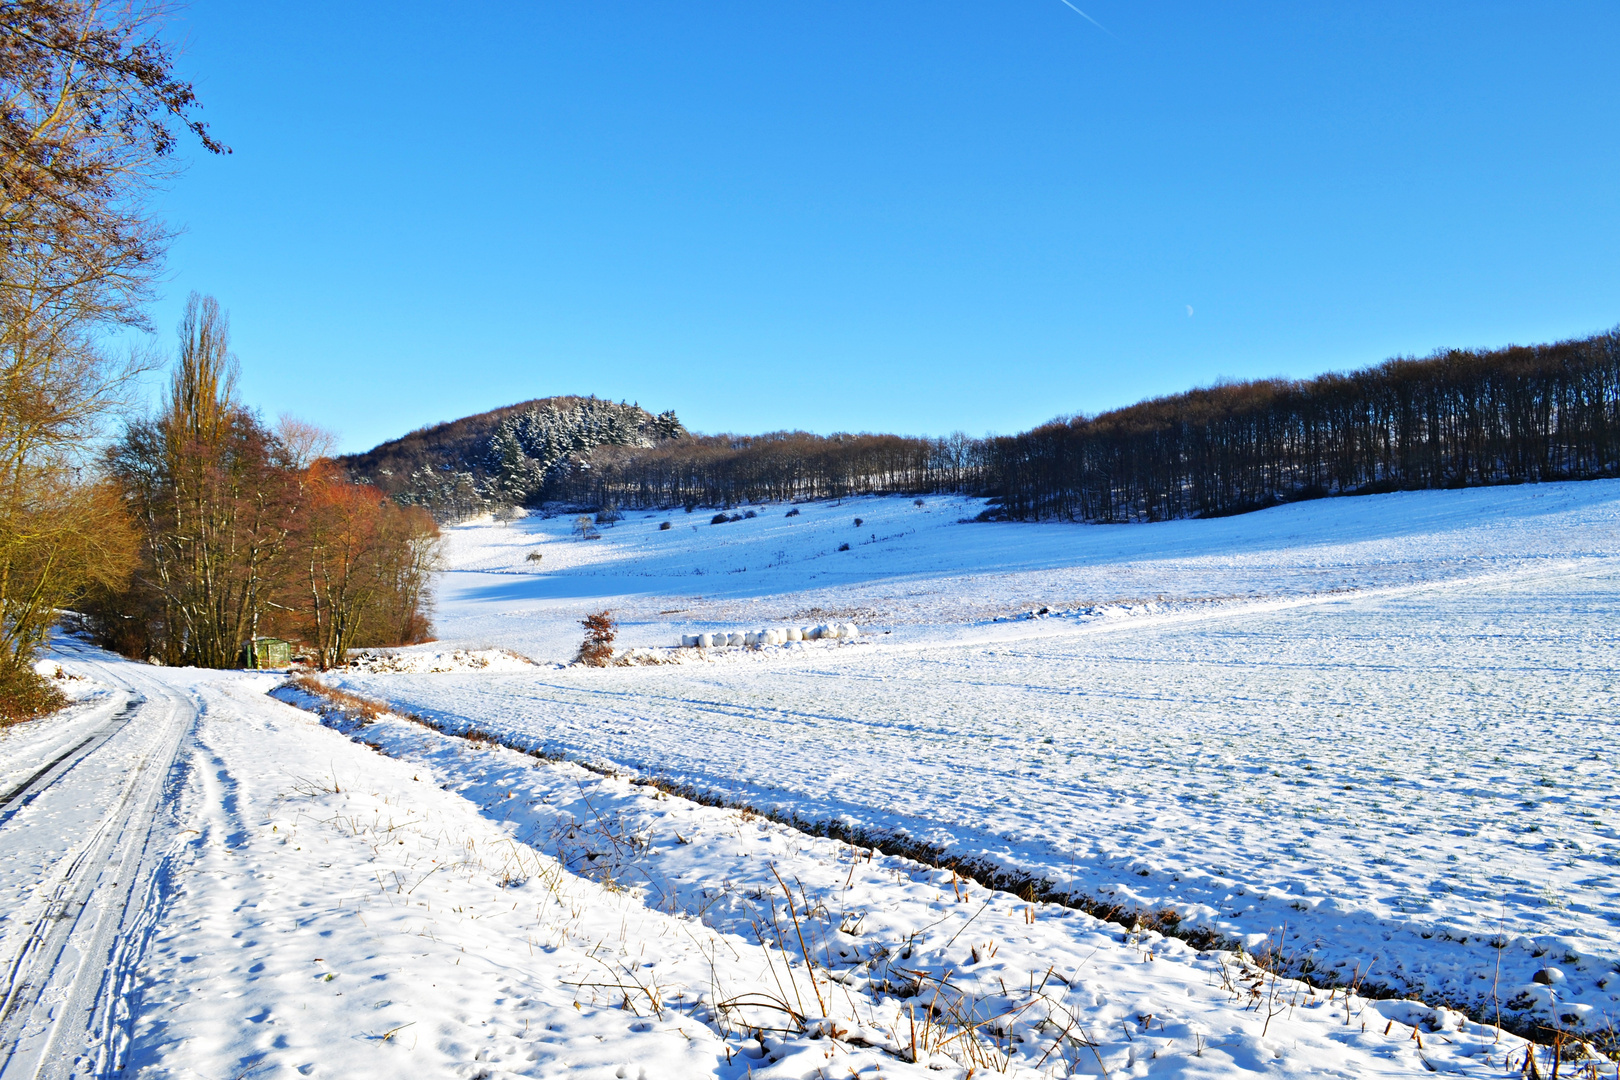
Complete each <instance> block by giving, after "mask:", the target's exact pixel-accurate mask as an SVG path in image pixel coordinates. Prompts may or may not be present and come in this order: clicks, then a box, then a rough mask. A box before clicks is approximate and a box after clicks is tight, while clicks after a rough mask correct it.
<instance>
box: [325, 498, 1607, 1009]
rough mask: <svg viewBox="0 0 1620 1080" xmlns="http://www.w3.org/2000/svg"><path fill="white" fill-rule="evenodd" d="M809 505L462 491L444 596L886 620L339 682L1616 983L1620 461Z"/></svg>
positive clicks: (1472, 986)
mask: <svg viewBox="0 0 1620 1080" xmlns="http://www.w3.org/2000/svg"><path fill="white" fill-rule="evenodd" d="M798 509H800V511H801V513H800V514H798V515H795V516H792V517H787V516H786V515H785V510H784V509H783V508H782V507H768V508H762V509H760V511H759V512H758V515H757V516H756V517H755V518H753V519H747V520H744V521H740V522H730V523H727V524H725V525H713V526H711V525H708V524H698V525H689V524H688V522H689V521H690V519H689V518H687V516H686V515H684V514H682V513H681V512H679V511H677V512H675V513H674V514H673V515H667V514H665V515H652V516H647V517H644V518H641V519H632V520H627V521H625V522H621V523H620V524H618V525H616V526H615V527H613V528H611V529H605V530H603V532H604V537H603V538H602V539H600V540H592V541H580V540H575V539H573V538H571V537H570V536H569V535H568V525H567V522H566V519H545V518H539V517H536V518H530V519H527V520H524V521H520V522H517V523H515V524H513V525H510V526H497V525H489V524H472V525H465V526H460V527H456V528H453V529H451V530H449V553H450V560H451V569H450V571H449V572H448V573H447V574H446V575H445V576H444V580H443V584H442V587H441V591H440V600H439V604H440V607H439V616H438V618H439V623H438V625H439V628H440V632H441V634H442V635H443V637H444V638H445V639H446V641H449V642H454V643H460V644H469V643H482V644H495V645H503V646H507V647H511V648H514V649H517V650H519V651H521V652H524V653H526V654H528V655H532V656H536V657H541V658H546V659H563V658H565V655H566V654H567V653H571V652H572V650H573V648H574V647H576V646H577V640H578V637H577V634H578V630H577V620H578V619H579V618H580V617H581V616H582V615H583V614H584V613H585V612H587V611H594V610H598V609H600V608H603V607H609V608H612V609H613V610H614V611H615V613H616V614H617V615H618V616H619V617H620V619H621V625H622V627H623V630H622V632H621V639H622V640H623V641H624V642H625V643H626V644H627V645H630V646H638V645H642V644H644V643H656V642H659V641H664V640H668V639H669V638H670V637H671V636H673V635H678V634H681V633H691V632H692V629H693V628H695V627H700V626H701V627H709V626H714V625H717V624H724V623H725V622H726V621H727V620H728V619H729V620H731V621H734V622H735V623H736V624H737V625H739V626H741V627H747V626H751V625H766V626H768V625H772V624H773V623H776V622H791V621H795V620H808V619H823V620H827V621H831V620H834V619H838V618H848V619H850V620H851V621H858V622H859V623H860V626H861V630H862V636H863V638H866V639H867V640H875V642H876V645H875V646H874V647H871V648H863V649H858V650H857V649H848V650H835V651H831V652H826V653H815V654H807V653H799V654H795V653H791V652H785V651H783V652H779V653H778V654H777V655H775V656H773V657H769V658H768V659H769V660H770V662H768V663H766V664H764V666H761V665H757V664H745V665H736V664H732V665H680V666H668V667H647V668H633V669H623V668H609V669H605V670H600V671H598V670H584V669H578V668H569V669H567V670H563V671H551V670H547V671H538V672H531V673H526V674H514V675H501V676H493V675H492V676H477V675H470V676H439V677H433V678H420V679H416V678H411V677H381V676H376V677H373V676H363V675H354V676H344V677H343V678H342V680H341V682H342V683H343V685H345V686H346V687H348V688H350V689H354V690H358V691H361V692H365V693H370V694H373V695H376V696H379V697H383V698H386V699H388V700H391V701H395V702H398V703H400V704H402V705H404V706H408V707H409V708H410V709H411V710H412V711H414V712H417V713H420V714H423V715H428V716H431V717H433V718H435V719H436V720H438V721H440V722H442V723H444V724H445V725H447V726H448V727H450V728H452V729H453V728H456V727H458V726H470V727H476V728H479V729H481V730H485V731H492V732H496V733H498V734H500V735H502V736H503V737H505V738H507V739H509V740H511V741H513V742H515V743H517V744H521V745H533V746H535V747H537V748H539V749H542V750H544V751H546V752H549V753H553V754H563V755H567V756H576V757H579V758H581V759H584V760H587V761H591V762H595V763H598V764H600V765H606V766H611V767H614V768H618V769H623V770H627V771H629V772H632V773H642V774H646V775H657V776H661V777H664V778H667V779H669V780H671V781H674V782H676V783H680V784H687V785H692V786H694V787H696V788H697V789H699V790H710V791H713V792H715V793H717V794H720V795H724V796H726V797H728V798H730V799H733V800H737V801H741V802H747V803H750V804H753V805H757V806H764V807H775V808H781V809H782V810H783V811H784V812H785V813H790V814H794V815H797V816H799V817H801V818H805V819H818V818H836V819H839V820H841V821H844V822H846V823H848V824H850V825H853V826H858V827H861V828H865V829H868V830H872V831H874V832H885V831H887V832H904V833H905V834H907V835H908V836H910V837H913V838H916V839H918V840H923V841H926V842H929V843H932V844H935V845H938V846H939V847H941V848H943V849H945V850H946V851H948V852H950V853H952V854H955V855H960V856H962V857H965V858H969V859H974V860H978V861H981V862H988V863H993V864H998V865H1002V866H1006V867H1009V868H1016V869H1021V870H1026V871H1029V872H1031V873H1033V874H1035V875H1037V876H1039V877H1042V878H1044V879H1047V880H1049V881H1050V882H1052V884H1053V886H1054V887H1055V888H1057V889H1058V890H1059V891H1067V892H1071V893H1074V894H1076V895H1084V896H1090V897H1094V898H1102V899H1105V900H1114V901H1117V902H1120V903H1123V904H1125V905H1126V906H1129V907H1141V908H1144V909H1171V910H1174V911H1175V912H1176V913H1177V914H1178V915H1179V916H1180V917H1181V919H1182V920H1183V923H1184V925H1186V926H1188V927H1189V928H1206V929H1208V930H1212V931H1215V932H1217V933H1219V934H1221V935H1223V936H1225V937H1226V938H1228V939H1230V940H1239V941H1244V942H1247V943H1248V944H1249V945H1250V946H1251V947H1259V946H1261V944H1262V943H1263V942H1265V941H1266V940H1268V938H1275V937H1276V935H1278V934H1281V933H1283V932H1284V927H1286V939H1285V942H1284V946H1283V947H1284V951H1285V953H1286V954H1287V955H1288V956H1290V957H1291V958H1292V960H1293V962H1294V963H1295V965H1296V969H1299V970H1303V969H1305V968H1306V967H1310V968H1314V969H1315V970H1316V972H1317V973H1318V977H1332V976H1335V975H1337V976H1340V977H1342V978H1344V979H1347V980H1348V979H1351V978H1361V979H1362V980H1364V982H1365V983H1366V984H1367V985H1376V986H1380V987H1383V988H1385V989H1386V990H1389V991H1392V992H1398V993H1408V994H1412V995H1414V996H1418V997H1422V998H1425V999H1427V1000H1431V1001H1436V1002H1447V1003H1451V1004H1454V1005H1461V1006H1464V1007H1468V1008H1472V1009H1474V1010H1476V1011H1478V1010H1489V1009H1490V1008H1492V1007H1493V1003H1500V1004H1501V1006H1502V1008H1503V1010H1504V1015H1507V1016H1510V1017H1515V1016H1517V1017H1530V1016H1536V1017H1540V1018H1542V1019H1546V1020H1554V1021H1556V1022H1560V1023H1564V1024H1566V1025H1571V1026H1577V1027H1579V1026H1591V1027H1603V1026H1608V1025H1610V1024H1612V1023H1613V1018H1614V1017H1615V1016H1616V1015H1620V996H1617V995H1620V976H1616V975H1615V969H1616V967H1617V966H1620V878H1617V877H1616V866H1617V863H1620V843H1617V840H1620V837H1617V833H1616V828H1615V824H1616V823H1615V821H1614V814H1615V812H1616V811H1615V807H1616V800H1617V799H1620V785H1617V783H1616V781H1617V779H1620V776H1617V770H1616V761H1615V755H1614V752H1613V747H1612V745H1611V743H1612V737H1611V736H1612V724H1613V717H1614V716H1615V715H1617V714H1620V709H1617V706H1620V677H1617V675H1616V671H1617V666H1620V665H1617V664H1616V660H1617V659H1620V656H1617V651H1616V644H1617V640H1620V632H1617V630H1616V627H1617V626H1620V620H1617V619H1616V618H1615V614H1616V612H1617V611H1620V574H1617V571H1620V528H1617V526H1620V483H1615V482H1611V481H1599V482H1591V483H1580V484H1548V485H1536V486H1524V487H1512V488H1494V489H1474V490H1465V491H1452V492H1421V493H1403V494H1395V495H1386V496H1374V497H1366V498H1354V499H1331V500H1321V501H1316V502H1310V503H1304V504H1297V505H1292V506H1286V507H1279V508H1276V509H1273V510H1268V511H1265V512H1262V513H1257V514H1252V515H1246V516H1242V517H1234V518H1225V519H1219V520H1214V521H1182V522H1170V523H1163V524H1153V525H1132V526H1080V525H1069V524H1042V525H1031V524H985V523H963V522H962V519H964V518H971V517H972V516H973V515H974V514H975V513H976V512H977V509H978V504H977V503H975V502H973V501H972V500H964V499H943V498H941V499H928V500H925V502H924V505H923V506H921V507H919V506H916V505H915V504H914V503H913V502H912V501H911V500H909V499H860V500H846V501H845V502H844V503H843V504H841V505H832V504H825V503H823V504H806V505H804V506H802V507H799V508H798ZM857 517H859V518H861V519H862V524H861V526H860V527H859V528H858V529H857V528H856V527H855V526H854V525H853V520H854V519H855V518H857ZM669 519H672V520H673V521H674V522H675V527H674V528H671V529H667V530H665V529H660V528H659V525H660V523H661V522H662V521H664V520H669ZM846 542H848V543H850V545H851V547H850V550H848V551H839V550H838V548H839V546H840V545H841V544H843V543H846ZM535 548H540V549H542V550H543V551H544V553H545V555H544V558H543V560H542V561H541V562H540V563H539V565H541V566H543V567H545V570H544V572H535V571H534V569H533V567H534V566H535V565H536V564H534V563H531V562H529V561H527V560H526V557H525V556H526V553H527V552H528V551H530V550H533V549H535ZM1043 609H1044V613H1043ZM763 652H765V653H771V652H772V650H763ZM1498 946H1502V947H1501V948H1498ZM1498 959H1500V962H1501V963H1500V970H1498ZM1538 980H1539V981H1538Z"/></svg>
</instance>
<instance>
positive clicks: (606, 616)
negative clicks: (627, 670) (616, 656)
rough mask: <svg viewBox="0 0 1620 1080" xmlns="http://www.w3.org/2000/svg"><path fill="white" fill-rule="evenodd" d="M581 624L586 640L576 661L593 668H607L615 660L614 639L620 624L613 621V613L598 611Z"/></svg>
mask: <svg viewBox="0 0 1620 1080" xmlns="http://www.w3.org/2000/svg"><path fill="white" fill-rule="evenodd" d="M579 624H580V625H581V626H583V627H584V628H585V640H584V642H582V643H581V644H580V647H579V655H578V656H576V657H574V659H575V661H577V662H578V663H581V664H587V665H589V666H591V667H606V666H607V663H608V661H609V660H612V659H613V637H614V634H615V633H616V632H617V631H618V629H619V624H618V623H616V622H614V621H613V613H612V612H611V611H598V612H597V613H596V614H594V615H587V616H585V618H583V619H581V620H580V622H579Z"/></svg>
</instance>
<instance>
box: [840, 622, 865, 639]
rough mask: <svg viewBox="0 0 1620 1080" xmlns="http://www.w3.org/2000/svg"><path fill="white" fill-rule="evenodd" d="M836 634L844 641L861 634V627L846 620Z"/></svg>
mask: <svg viewBox="0 0 1620 1080" xmlns="http://www.w3.org/2000/svg"><path fill="white" fill-rule="evenodd" d="M838 636H839V637H841V638H843V639H845V640H846V641H853V640H855V639H856V638H858V637H860V636H861V628H860V627H858V626H856V625H855V624H854V623H852V622H847V623H845V624H844V625H843V626H842V627H841V628H840V632H839V634H838Z"/></svg>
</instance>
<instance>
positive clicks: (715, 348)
mask: <svg viewBox="0 0 1620 1080" xmlns="http://www.w3.org/2000/svg"><path fill="white" fill-rule="evenodd" d="M1076 3H1077V4H1078V6H1079V7H1080V8H1081V9H1083V10H1084V11H1085V13H1086V14H1087V15H1089V16H1090V17H1091V18H1093V19H1095V20H1096V23H1100V24H1101V27H1099V26H1098V25H1096V24H1094V23H1093V22H1091V21H1088V20H1087V19H1086V18H1084V17H1082V16H1081V15H1080V14H1078V13H1077V12H1076V11H1075V10H1073V9H1072V8H1070V7H1069V6H1067V5H1066V4H1065V3H1064V2H1063V0H997V2H990V3H985V2H981V3H960V2H931V3H909V2H900V0H885V2H883V3H872V2H870V0H861V2H850V3H798V4H785V3H762V2H759V0H751V2H747V3H741V2H739V3H720V2H705V3H673V2H666V3H619V2H608V0H592V2H585V0H580V2H574V3H538V2H537V3H512V4H506V5H497V4H493V3H473V4H465V5H446V4H443V3H434V4H426V3H411V2H399V3H386V4H384V3H341V4H314V3H280V2H278V3H274V4H244V3H240V2H238V0H196V2H194V3H193V4H192V5H191V6H190V7H189V9H188V10H186V11H184V12H183V13H182V15H181V18H180V20H179V21H178V22H177V24H176V30H177V32H178V34H179V35H180V36H181V37H183V38H184V40H185V42H186V45H185V52H184V55H183V57H182V60H181V64H182V67H183V70H184V73H185V75H186V76H187V77H188V78H191V79H192V80H194V81H195V83H196V84H197V87H198V90H199V92H200V94H201V96H202V98H203V100H204V102H205V104H206V113H205V115H206V118H207V119H208V120H209V121H210V122H211V123H212V125H213V127H214V130H215V131H216V133H217V134H218V135H219V136H220V137H221V138H223V139H224V140H225V141H226V142H228V143H230V144H231V145H232V146H233V147H234V149H235V153H234V154H233V155H231V156H230V157H228V158H222V159H209V160H204V159H202V158H201V157H200V156H199V155H196V154H194V155H193V156H192V164H191V166H190V168H189V170H188V171H187V172H186V174H185V175H184V176H183V177H182V178H181V179H180V180H179V181H177V182H176V183H174V184H173V185H172V186H171V188H170V190H169V191H168V193H167V194H166V195H165V196H164V198H163V200H162V212H163V213H164V214H165V215H166V217H167V218H168V219H169V220H170V221H171V222H172V223H173V224H175V225H178V226H180V227H182V228H184V229H185V230H186V232H185V234H184V235H183V236H182V238H181V239H180V240H179V241H178V242H177V243H176V244H175V245H174V248H173V250H172V253H171V258H170V278H169V280H168V282H167V284H166V285H165V288H164V294H165V295H164V297H163V299H162V301H161V302H160V303H158V304H157V305H156V306H155V307H154V310H153V318H154V321H155V322H156V323H157V325H158V326H159V327H160V329H161V339H160V340H161V343H162V344H163V346H164V347H165V348H168V347H169V345H170V342H171V340H172V329H171V328H172V327H173V326H174V324H175V322H176V321H177V318H178V314H179V308H180V303H181V301H182V300H183V298H184V296H185V294H186V292H187V291H188V290H190V289H198V290H201V291H204V292H211V293H213V294H215V295H216V296H218V297H219V299H220V301H221V302H222V303H223V304H224V305H225V306H226V307H227V308H228V309H229V310H230V312H231V314H232V319H233V329H234V332H235V344H236V351H237V353H238V355H239V356H240V357H241V359H242V363H243V367H244V389H245V391H246V395H247V397H248V398H249V399H250V401H251V402H252V403H254V404H256V405H257V406H258V407H259V408H261V409H262V410H263V411H264V412H265V414H266V415H267V416H269V417H274V416H275V415H276V414H278V413H280V412H282V411H291V412H294V413H296V414H298V415H300V416H302V417H304V418H305V419H308V420H311V421H314V422H316V423H319V424H322V425H323V426H327V427H330V428H332V429H334V430H336V431H337V432H338V433H339V434H340V435H341V440H342V441H341V445H342V447H343V448H344V449H345V450H355V449H363V448H365V447H367V446H370V445H372V444H373V443H376V442H378V441H380V440H382V439H386V438H391V437H393V436H396V435H400V434H403V433H404V432H406V431H408V430H411V429H413V428H416V427H420V426H423V425H426V424H431V423H435V422H437V421H440V420H447V419H452V418H454V417H457V416H462V415H465V414H467V413H471V412H476V411H480V410H483V409H487V408H491V407H494V406H498V405H502V404H507V403H510V402H513V401H518V400H522V399H525V398H530V397H539V396H545V395H549V394H557V393H580V394H584V393H595V394H598V395H601V396H605V397H611V398H615V399H618V398H627V399H632V400H638V401H640V402H641V403H642V404H643V405H645V406H647V407H649V408H652V409H655V410H661V409H667V408H673V409H675V410H677V411H678V412H679V414H680V415H681V417H682V419H683V420H685V421H686V422H687V424H688V425H689V426H691V427H693V428H695V429H698V430H703V431H710V432H713V431H738V432H756V431H766V430H774V429H778V428H789V427H797V428H804V429H807V430H812V431H820V432H830V431H838V430H885V431H899V432H905V433H915V434H943V433H947V432H950V431H952V430H957V429H961V430H965V431H968V432H970V433H974V434H980V433H984V432H987V431H999V432H1010V431H1015V430H1019V429H1022V428H1026V427H1029V426H1031V425H1033V424H1036V423H1039V422H1041V421H1043V420H1046V419H1049V418H1051V417H1053V416H1055V415H1058V414H1068V413H1074V412H1095V411H1099V410H1102V409H1105V408H1109V407H1111V406H1115V405H1121V404H1126V403H1129V402H1131V401H1135V400H1137V399H1140V398H1142V397H1146V396H1152V395H1157V394H1163V393H1169V392H1173V391H1176V390H1180V389H1184V388H1186V387H1188V386H1192V385H1198V384H1207V383H1209V382H1211V381H1214V380H1215V379H1217V378H1218V377H1222V376H1228V377H1249V376H1263V375H1290V376H1304V375H1309V374H1314V373H1316V372H1319V371H1323V370H1328V369H1345V368H1350V367H1359V366H1363V365H1366V364H1369V363H1375V362H1377V361H1379V360H1381V359H1383V358H1385V357H1388V356H1391V355H1395V354H1423V353H1427V352H1429V351H1430V350H1432V349H1434V348H1436V347H1440V346H1450V345H1464V346H1475V345H1499V344H1505V343H1509V342H1520V343H1527V342H1534V341H1543V340H1549V339H1556V338H1559V337H1568V336H1573V335H1580V334H1585V333H1589V332H1592V331H1596V330H1602V329H1607V328H1609V327H1611V326H1613V325H1615V324H1616V323H1617V322H1620V138H1617V134H1620V132H1617V130H1616V129H1617V120H1620V75H1617V74H1616V63H1615V59H1614V48H1615V45H1616V43H1617V42H1620V5H1616V4H1614V3H1591V4H1562V3H1551V4H1528V3H1520V4H1502V3H1456V4H1419V5H1413V4H1410V3H1398V4H1397V3H1389V4H1376V3H1358V4H1342V3H1341V4H1326V3H1314V4H1313V3H1292V2H1290V3H1271V4H1265V3H1254V4H1245V5H1217V4H1207V3H1161V4H1153V5H1147V4H1127V3H1124V2H1122V0H1076ZM1104 28H1106V29H1104Z"/></svg>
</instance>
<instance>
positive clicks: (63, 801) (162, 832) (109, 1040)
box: [0, 646, 197, 1077]
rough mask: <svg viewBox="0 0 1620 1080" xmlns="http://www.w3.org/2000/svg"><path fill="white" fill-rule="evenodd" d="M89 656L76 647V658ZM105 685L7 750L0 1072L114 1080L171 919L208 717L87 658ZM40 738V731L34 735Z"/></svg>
mask: <svg viewBox="0 0 1620 1080" xmlns="http://www.w3.org/2000/svg"><path fill="white" fill-rule="evenodd" d="M74 651H80V652H82V653H87V652H88V650H73V649H72V648H71V646H69V648H68V652H69V653H71V652H74ZM74 667H75V668H76V669H77V670H78V671H80V672H81V673H83V674H84V675H87V676H90V677H92V678H94V679H95V680H96V681H97V682H99V683H100V684H102V686H103V687H105V688H106V689H105V691H104V692H103V693H101V694H99V695H97V696H95V697H94V698H92V699H91V700H89V701H86V702H84V703H82V704H81V705H79V706H78V707H76V708H75V709H73V710H71V712H70V714H69V715H68V716H66V717H64V718H62V721H61V722H60V723H58V724H50V725H41V726H40V727H39V728H38V729H36V730H32V731H27V730H25V731H24V732H22V733H20V734H22V735H23V738H21V739H17V740H13V741H11V742H8V743H7V745H6V750H7V753H6V759H5V760H6V770H7V773H8V774H9V775H10V778H11V779H10V783H9V786H8V787H7V788H6V790H5V791H4V793H3V794H0V957H3V958H4V963H5V965H6V967H5V969H4V980H5V981H4V985H3V987H0V990H3V994H4V997H3V1005H0V1075H4V1076H6V1077H35V1076H38V1077H59V1076H61V1077H65V1076H85V1075H102V1074H103V1073H105V1072H107V1071H109V1070H111V1069H113V1068H116V1067H117V1065H118V1064H119V1061H118V1058H119V1055H120V1053H121V1052H122V1051H123V1050H124V1049H125V1048H126V1046H127V1042H128V1040H127V1031H128V1025H129V1022H130V1019H131V1018H130V1015H129V1012H128V1009H127V1007H126V1006H127V1000H126V995H127V993H128V990H129V985H130V981H131V978H132V977H133V975H134V967H135V964H136V963H137V962H138V960H139V957H140V954H141V951H142V948H143V946H144V943H145V940H146V938H147V936H148V935H149V934H150V933H151V932H152V930H153V928H154V926H155V924H156V918H157V913H158V899H159V886H158V883H159V876H160V871H161V868H162V864H163V853H164V851H165V850H166V848H167V846H168V844H169V843H170V841H171V840H172V838H173V834H174V831H175V828H176V826H175V820H174V815H173V813H172V812H170V807H171V806H172V795H173V794H174V784H175V781H176V780H177V778H178V772H177V769H176V764H177V757H178V756H179V754H180V750H181V747H182V746H183V745H184V743H185V740H186V737H187V735H188V734H189V733H190V732H191V730H192V727H193V725H194V724H195V721H196V717H197V710H196V707H195V706H194V704H193V703H192V701H191V699H190V698H189V697H188V696H187V695H185V694H184V693H180V692H176V691H175V690H174V689H173V688H172V687H171V686H169V685H168V684H167V683H166V682H165V681H164V680H163V679H161V678H157V677H153V676H152V675H151V674H149V673H148V671H147V670H145V669H143V668H141V667H140V666H138V665H134V664H128V663H123V662H119V661H111V660H107V659H101V658H97V657H93V656H90V655H81V656H80V657H79V658H78V661H77V662H76V663H75V664H74ZM29 736H33V737H32V738H30V737H29Z"/></svg>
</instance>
